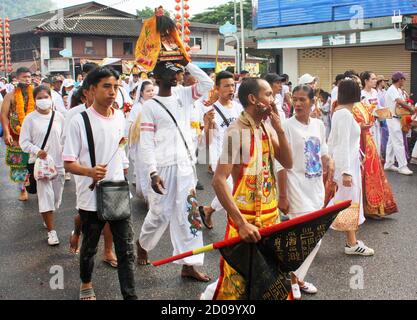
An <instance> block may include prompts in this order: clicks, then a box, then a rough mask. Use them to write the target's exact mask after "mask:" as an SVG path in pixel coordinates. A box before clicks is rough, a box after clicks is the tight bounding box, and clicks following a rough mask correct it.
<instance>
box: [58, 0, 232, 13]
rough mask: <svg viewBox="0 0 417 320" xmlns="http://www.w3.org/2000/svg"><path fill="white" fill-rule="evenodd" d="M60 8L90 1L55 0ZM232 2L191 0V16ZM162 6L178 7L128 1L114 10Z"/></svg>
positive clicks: (171, 0) (171, 1)
mask: <svg viewBox="0 0 417 320" xmlns="http://www.w3.org/2000/svg"><path fill="white" fill-rule="evenodd" d="M53 1H54V2H55V3H56V4H57V6H58V7H59V8H62V7H69V6H73V5H77V4H81V3H86V2H90V1H86V0H53ZM229 1H230V0H209V1H204V0H189V1H188V4H189V6H190V10H189V12H190V14H191V15H193V14H196V13H199V12H202V11H204V10H205V9H207V8H209V7H213V6H217V5H219V4H223V3H227V2H229ZM96 2H99V3H102V4H104V5H112V7H113V4H115V3H118V2H121V0H98V1H96ZM238 2H239V1H238ZM160 5H162V6H163V7H164V8H166V9H167V10H169V11H174V7H175V5H176V2H175V0H149V1H141V0H128V1H127V2H125V3H123V4H121V5H118V6H114V8H116V9H119V10H124V11H127V12H130V13H136V9H142V8H144V7H146V6H148V7H151V8H156V7H158V6H160Z"/></svg>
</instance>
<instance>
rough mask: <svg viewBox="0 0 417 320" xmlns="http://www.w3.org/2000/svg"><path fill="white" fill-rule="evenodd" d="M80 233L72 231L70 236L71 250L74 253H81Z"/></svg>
mask: <svg viewBox="0 0 417 320" xmlns="http://www.w3.org/2000/svg"><path fill="white" fill-rule="evenodd" d="M79 247H80V235H79V234H76V233H75V231H72V232H71V237H70V252H71V253H72V254H79V253H80V248H79Z"/></svg>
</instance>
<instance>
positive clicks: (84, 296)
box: [80, 288, 97, 301]
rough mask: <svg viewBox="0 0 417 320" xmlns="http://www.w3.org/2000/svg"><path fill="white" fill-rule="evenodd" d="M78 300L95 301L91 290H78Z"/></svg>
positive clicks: (94, 295)
mask: <svg viewBox="0 0 417 320" xmlns="http://www.w3.org/2000/svg"><path fill="white" fill-rule="evenodd" d="M80 300H84V301H86V300H97V299H96V294H95V292H94V289H93V288H87V289H80Z"/></svg>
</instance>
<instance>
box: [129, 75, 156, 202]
mask: <svg viewBox="0 0 417 320" xmlns="http://www.w3.org/2000/svg"><path fill="white" fill-rule="evenodd" d="M154 96H155V92H154V85H153V84H152V82H151V81H149V80H145V81H143V82H140V83H139V85H138V90H137V92H136V98H135V101H134V104H133V108H132V111H131V112H130V114H129V117H128V119H127V128H128V130H129V154H130V158H131V160H132V162H133V164H134V166H135V171H134V176H135V183H136V193H137V194H138V195H139V196H141V197H143V198H144V199H145V201H146V202H147V198H148V193H147V188H148V179H147V176H146V174H145V172H144V170H143V164H142V159H141V155H140V152H139V149H140V148H139V142H140V122H141V113H142V108H143V104H144V103H145V102H146V101H148V100H149V99H152V98H153V97H154Z"/></svg>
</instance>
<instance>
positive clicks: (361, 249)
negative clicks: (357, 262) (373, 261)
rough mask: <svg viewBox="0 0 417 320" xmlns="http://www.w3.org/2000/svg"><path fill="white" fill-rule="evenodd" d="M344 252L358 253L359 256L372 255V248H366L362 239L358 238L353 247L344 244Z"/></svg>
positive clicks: (349, 253)
mask: <svg viewBox="0 0 417 320" xmlns="http://www.w3.org/2000/svg"><path fill="white" fill-rule="evenodd" d="M345 253H346V254H348V255H359V256H373V255H374V253H375V252H374V249H371V248H368V247H367V246H365V244H364V243H363V242H362V241H359V240H358V243H357V244H356V246H354V247H349V246H348V245H346V247H345Z"/></svg>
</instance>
